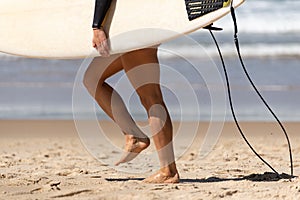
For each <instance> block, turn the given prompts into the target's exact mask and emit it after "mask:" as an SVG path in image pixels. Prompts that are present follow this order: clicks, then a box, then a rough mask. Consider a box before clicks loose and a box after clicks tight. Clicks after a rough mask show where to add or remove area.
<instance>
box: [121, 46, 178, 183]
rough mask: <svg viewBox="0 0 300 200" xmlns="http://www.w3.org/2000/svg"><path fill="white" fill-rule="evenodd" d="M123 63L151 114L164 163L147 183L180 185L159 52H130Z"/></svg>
mask: <svg viewBox="0 0 300 200" xmlns="http://www.w3.org/2000/svg"><path fill="white" fill-rule="evenodd" d="M122 63H123V67H124V70H125V72H126V74H127V76H128V78H129V80H130V82H131V83H132V85H133V87H134V88H135V89H136V92H137V94H138V95H139V97H140V100H141V102H142V104H143V106H144V107H145V109H146V111H147V114H148V119H149V124H150V127H151V132H152V134H153V140H154V142H155V147H156V150H157V152H158V157H159V161H160V170H159V171H158V172H156V173H155V174H153V175H152V176H150V177H148V178H146V179H145V180H144V182H148V183H178V182H179V174H178V171H177V168H176V164H175V158H174V151H173V142H172V137H173V136H172V134H173V133H172V123H171V119H170V116H169V113H168V110H167V108H166V105H165V103H164V101H163V97H162V93H161V89H160V85H159V79H160V72H159V64H158V59H157V49H156V48H152V49H151V48H149V49H143V50H137V51H133V52H130V53H126V54H124V55H122Z"/></svg>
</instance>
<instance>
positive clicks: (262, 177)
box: [105, 172, 296, 183]
mask: <svg viewBox="0 0 300 200" xmlns="http://www.w3.org/2000/svg"><path fill="white" fill-rule="evenodd" d="M295 177H296V176H291V175H289V174H285V173H282V174H276V173H274V172H265V173H263V174H250V175H247V176H242V177H237V178H219V177H215V176H213V177H209V178H203V179H184V178H183V179H180V183H212V182H226V181H243V180H248V181H254V182H273V181H279V180H283V179H286V180H290V179H292V178H295ZM105 180H107V181H111V182H115V181H116V182H118V181H120V182H124V181H142V180H144V178H106V179H105Z"/></svg>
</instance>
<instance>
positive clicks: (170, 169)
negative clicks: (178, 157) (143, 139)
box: [160, 162, 178, 176]
mask: <svg viewBox="0 0 300 200" xmlns="http://www.w3.org/2000/svg"><path fill="white" fill-rule="evenodd" d="M160 171H161V172H162V173H163V174H165V175H166V176H174V175H176V174H178V171H177V168H176V164H175V162H173V163H171V164H169V165H168V166H165V167H162V168H161V169H160Z"/></svg>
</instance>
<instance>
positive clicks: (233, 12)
mask: <svg viewBox="0 0 300 200" xmlns="http://www.w3.org/2000/svg"><path fill="white" fill-rule="evenodd" d="M232 3H233V1H231V7H230V11H231V16H232V19H233V23H234V43H235V46H236V50H237V54H238V57H239V60H240V63H241V66H242V68H243V71H244V73H245V75H246V77H247V79H248V80H249V82H250V84H251V86H252V88H253V89H254V90H255V92H256V94H257V95H258V96H259V98H260V99H261V101H262V102H263V104H264V105H265V106H266V108H267V109H268V111H269V112H270V113H271V114H272V116H273V117H274V118H275V119H276V121H277V123H278V124H279V126H280V128H281V129H282V131H283V133H284V135H285V137H286V140H287V143H288V148H289V156H290V165H291V166H290V167H291V177H293V173H294V172H293V156H292V148H291V143H290V140H289V137H288V134H287V132H286V130H285V128H284V126H283V124H282V123H281V121H280V120H279V118H278V117H277V116H276V114H275V113H274V111H273V110H272V109H271V107H270V106H269V105H268V103H267V102H266V100H265V99H264V98H263V96H262V95H261V94H260V92H259V91H258V89H257V87H256V86H255V84H254V82H253V81H252V79H251V77H250V75H249V73H248V71H247V69H246V67H245V64H244V62H243V59H242V56H241V53H240V45H239V40H238V36H237V33H238V28H237V22H236V15H235V11H234V8H233V5H232ZM208 30H209V32H210V34H211V36H212V38H213V41H214V43H215V45H216V47H217V50H218V53H219V56H220V59H221V62H222V66H223V71H224V75H225V79H226V85H227V93H228V99H229V104H230V109H231V113H232V116H233V119H234V122H235V124H236V126H237V128H238V130H239V132H240V134H241V136H242V137H243V139H244V140H245V142H246V143H247V145H248V146H249V148H250V149H251V150H252V151H253V153H254V154H255V155H256V156H257V157H258V158H259V159H260V160H261V161H262V162H263V163H265V164H266V165H267V166H268V167H269V168H270V169H271V170H272V171H273V172H274V173H275V174H277V176H279V177H280V174H279V173H278V172H277V171H276V170H275V169H274V168H273V167H272V166H271V165H270V164H269V163H268V162H267V161H266V160H264V159H263V158H262V157H261V156H260V155H259V154H258V153H257V152H256V151H255V149H254V148H253V147H252V145H251V144H250V143H249V141H248V140H247V138H246V136H245V134H244V133H243V131H242V129H241V127H240V125H239V122H238V120H237V117H236V114H235V110H234V106H233V102H232V95H231V89H230V81H229V77H228V73H227V69H226V66H225V62H224V59H223V56H222V52H221V50H220V47H219V44H218V42H217V40H216V38H215V36H214V34H213V32H212V30H211V29H210V28H208Z"/></svg>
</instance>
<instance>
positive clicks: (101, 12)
mask: <svg viewBox="0 0 300 200" xmlns="http://www.w3.org/2000/svg"><path fill="white" fill-rule="evenodd" d="M111 2H112V0H96V4H95V13H94V21H93V26H92V27H93V28H101V25H102V23H103V20H104V18H105V15H106V13H107V11H108V9H109V6H110V4H111Z"/></svg>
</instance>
